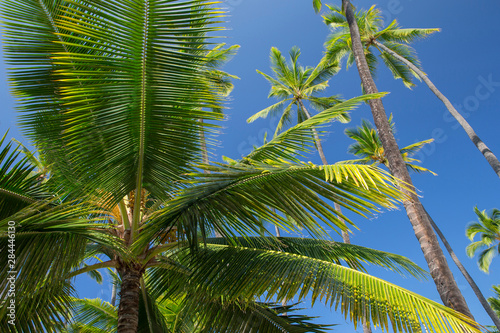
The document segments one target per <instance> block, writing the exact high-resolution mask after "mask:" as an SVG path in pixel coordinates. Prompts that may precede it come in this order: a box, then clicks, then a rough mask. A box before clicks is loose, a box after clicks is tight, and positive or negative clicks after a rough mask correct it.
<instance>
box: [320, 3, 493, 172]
mask: <svg viewBox="0 0 500 333" xmlns="http://www.w3.org/2000/svg"><path fill="white" fill-rule="evenodd" d="M328 8H330V10H331V12H330V13H329V14H328V15H325V16H324V19H325V23H326V24H327V25H329V26H330V27H331V28H332V29H333V31H334V32H333V33H332V34H331V35H330V36H329V38H328V41H327V43H326V48H327V51H326V55H325V60H326V61H333V62H335V63H338V62H340V60H341V59H342V58H344V57H347V67H349V66H350V65H352V64H353V63H354V56H353V52H352V42H351V40H350V38H351V37H350V34H349V25H348V23H347V20H346V18H345V15H344V14H343V11H342V9H341V8H338V7H335V6H328ZM354 15H355V17H356V21H357V23H358V27H359V30H360V37H361V42H362V44H363V50H364V54H365V57H366V61H367V64H368V66H369V68H370V71H371V73H372V75H374V74H375V70H376V67H377V56H376V55H375V54H374V53H373V51H374V50H375V49H377V50H378V51H379V56H380V58H382V60H383V62H384V63H385V65H386V66H387V68H389V69H390V70H391V72H392V74H393V76H394V78H396V79H402V80H403V83H404V84H405V86H407V87H412V86H413V85H414V84H413V80H412V78H413V77H416V78H418V79H421V80H423V81H424V82H425V83H426V84H427V86H428V87H429V89H430V90H431V91H432V92H433V93H434V94H435V95H436V97H438V98H439V99H440V100H441V101H442V102H443V103H444V105H445V106H446V108H447V109H448V111H449V112H450V113H451V115H452V116H453V117H454V118H455V119H456V120H457V121H458V123H459V124H460V125H461V126H462V128H463V129H464V130H465V132H466V133H467V135H468V136H469V139H470V140H471V141H472V142H473V143H474V145H475V146H476V148H477V149H478V150H479V151H480V152H481V153H482V154H483V156H484V158H485V159H486V160H487V161H488V163H489V164H490V166H491V167H492V169H493V171H494V172H495V173H496V174H497V176H498V177H500V161H498V158H497V157H496V156H495V155H494V154H493V152H492V151H491V150H490V149H489V148H488V147H487V146H486V144H485V143H484V142H483V141H482V140H481V139H480V138H479V137H478V135H477V134H476V132H475V131H474V129H473V128H472V127H471V126H470V125H469V123H468V122H467V121H466V120H465V118H464V117H463V116H462V115H461V114H460V113H459V112H458V111H457V110H456V109H455V107H454V106H453V104H452V103H451V102H450V101H449V100H448V99H447V98H446V97H445V96H444V95H443V94H442V93H441V92H440V91H439V90H438V89H437V88H436V86H435V85H434V84H433V83H432V82H431V80H430V79H429V77H428V76H427V74H425V73H424V72H423V70H422V68H421V65H420V62H419V60H418V58H417V56H416V53H415V50H414V49H413V48H412V47H411V46H410V45H409V44H410V43H412V42H413V41H415V40H417V39H421V38H425V37H426V36H428V35H430V34H432V33H434V32H437V31H439V29H414V28H412V29H402V28H401V27H400V26H399V24H398V22H397V21H396V20H394V21H393V22H392V23H391V24H389V25H388V26H387V27H385V28H384V27H383V19H382V16H381V12H380V10H378V9H376V8H375V6H372V7H371V8H370V9H369V10H367V11H364V10H360V11H358V12H357V13H355V14H354Z"/></svg>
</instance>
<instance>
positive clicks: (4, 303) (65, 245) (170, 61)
mask: <svg viewBox="0 0 500 333" xmlns="http://www.w3.org/2000/svg"><path fill="white" fill-rule="evenodd" d="M1 6H2V14H3V17H4V20H5V21H4V27H5V30H4V31H5V38H6V41H7V42H6V47H5V53H6V55H7V59H8V60H9V62H10V63H11V65H13V66H14V68H13V69H12V70H11V72H10V77H11V79H12V81H13V82H14V84H13V93H14V94H15V96H16V97H17V99H18V105H19V109H20V111H21V126H22V127H23V128H24V130H25V131H26V133H27V134H28V135H29V137H30V138H31V139H32V141H33V143H34V146H36V147H37V148H38V149H39V151H40V153H41V154H43V160H44V161H47V165H49V166H50V179H49V180H48V181H47V182H45V183H40V182H39V181H37V179H36V178H34V177H33V176H31V172H32V171H33V170H34V167H33V166H31V165H29V164H28V163H27V160H25V159H24V160H21V161H20V162H18V163H15V161H16V155H15V154H14V155H13V154H10V153H9V146H8V145H7V147H6V148H5V149H3V151H2V154H0V166H1V168H0V169H1V172H0V188H1V190H0V194H1V195H0V207H1V213H0V214H1V217H2V219H1V220H0V230H1V231H2V233H1V237H0V249H1V250H2V253H5V252H6V251H12V252H14V253H15V257H16V259H15V260H14V259H11V258H8V257H7V256H2V257H1V259H0V267H1V270H0V281H1V282H0V290H1V293H0V299H1V311H0V318H1V319H0V320H1V322H0V324H1V325H2V326H1V327H2V328H1V330H2V331H5V332H54V331H56V330H57V327H56V326H55V325H54V323H60V322H65V320H67V319H68V317H69V314H68V308H69V306H70V305H71V301H72V299H71V297H70V296H71V295H72V294H74V286H73V284H72V278H73V277H75V276H78V275H80V274H84V273H87V272H91V271H95V270H98V269H101V268H116V270H117V272H118V275H119V277H120V280H121V285H120V301H119V305H118V317H117V324H116V325H117V332H119V333H135V332H137V330H138V324H139V314H140V302H141V301H140V300H141V298H142V299H143V301H144V302H145V304H147V306H146V315H147V316H148V321H147V322H148V323H150V325H149V329H150V330H153V328H152V325H153V323H154V321H153V316H154V314H155V311H153V310H154V309H152V307H153V305H154V303H153V302H152V301H150V300H152V299H155V300H157V299H158V298H159V297H160V296H161V295H169V297H176V296H177V297H179V296H180V295H187V299H188V300H189V301H190V304H192V308H191V309H192V310H191V311H190V312H189V313H195V312H197V308H198V307H200V306H202V305H207V304H213V303H217V302H224V305H225V306H238V304H239V303H238V302H244V304H251V302H253V301H254V300H255V299H256V298H257V297H273V298H275V301H276V302H280V301H282V300H283V299H291V298H293V297H294V296H297V297H298V298H299V299H303V298H304V297H305V296H306V295H312V298H313V300H321V301H323V302H328V303H330V304H332V305H333V304H335V305H336V306H337V305H341V306H340V309H341V310H342V311H343V312H344V313H345V314H346V315H347V314H348V315H349V316H350V319H351V320H352V321H354V322H357V321H359V320H360V319H361V318H368V317H369V318H368V319H370V321H371V322H372V323H373V324H374V325H379V326H383V327H385V328H388V326H389V324H388V323H389V322H391V323H392V326H393V328H394V330H397V331H411V330H413V329H414V328H415V326H417V325H420V324H421V325H423V326H424V327H425V328H426V329H427V330H428V331H436V330H439V328H440V327H443V325H445V326H447V327H449V328H450V329H453V330H456V331H461V330H465V331H471V332H476V331H477V326H476V324H475V323H473V322H472V321H471V320H470V319H468V318H466V317H465V316H463V315H461V314H459V313H457V312H455V311H453V310H451V309H448V308H446V307H444V306H441V305H439V304H437V303H434V302H432V301H429V300H427V299H425V298H423V297H421V296H418V295H417V294H414V293H411V292H409V291H406V290H404V289H402V288H399V287H396V286H394V285H392V284H389V283H386V282H384V281H382V280H380V279H377V278H374V277H372V276H369V275H367V274H365V273H363V272H360V271H359V270H356V269H354V268H357V267H353V268H351V267H345V266H341V265H339V264H337V262H336V260H337V261H338V260H344V261H352V260H350V257H351V256H352V254H349V253H348V252H346V251H340V252H341V253H344V254H341V256H340V257H339V258H337V259H334V257H332V255H331V254H330V253H331V252H333V251H331V250H330V248H331V247H333V246H334V244H332V243H327V245H328V244H329V247H327V250H326V251H319V250H318V249H319V248H322V247H321V246H320V245H321V242H322V240H316V242H318V243H316V245H315V246H306V245H307V244H306V245H304V244H303V243H300V241H299V242H296V246H295V249H294V248H292V247H291V246H288V248H287V251H289V252H285V251H278V250H276V249H277V248H279V249H281V245H282V243H281V242H278V241H277V240H276V239H275V238H274V237H268V238H262V239H263V241H259V242H252V243H248V242H249V241H250V240H251V238H249V237H250V236H252V235H260V234H261V233H262V223H261V221H268V222H270V223H272V224H274V225H279V226H280V227H282V228H284V229H287V230H290V231H293V230H297V228H298V227H300V228H303V230H305V231H306V232H308V233H310V234H311V235H313V236H315V237H317V238H324V237H325V234H326V232H325V231H324V228H325V226H327V227H328V228H333V229H343V228H345V226H344V224H343V222H341V221H340V220H339V218H338V212H337V211H336V210H335V209H334V208H332V207H331V206H330V204H329V203H330V202H334V203H338V204H340V205H341V206H343V207H344V208H345V209H348V210H351V211H354V212H357V213H359V214H362V215H368V214H370V213H373V212H374V211H375V210H377V208H380V207H394V206H395V204H396V202H397V200H400V199H401V192H400V191H399V190H398V187H400V186H402V184H400V183H399V181H396V180H395V179H394V178H393V177H391V176H390V175H388V174H387V173H385V172H384V171H382V170H380V169H377V168H375V167H373V166H363V165H347V164H342V165H340V164H333V165H327V166H317V165H314V164H306V163H304V162H301V161H300V160H299V159H298V157H297V156H299V155H300V154H303V153H304V152H305V150H306V149H307V147H311V146H313V145H314V143H315V140H314V138H311V137H310V133H311V131H312V130H313V129H317V128H318V127H321V126H325V124H326V123H328V122H329V121H331V120H332V119H334V118H336V117H338V115H339V114H343V113H345V112H347V111H349V110H351V109H352V108H353V107H355V106H356V105H358V104H359V103H362V102H364V101H366V100H367V99H374V98H379V97H380V96H381V95H382V94H375V95H368V96H363V97H360V98H356V99H352V100H349V101H346V102H343V103H339V104H337V105H335V106H333V107H331V108H328V109H327V110H325V111H323V112H322V113H320V114H318V115H316V116H314V117H311V118H310V119H308V120H305V121H303V122H302V123H301V124H299V125H297V126H295V127H294V128H292V129H290V130H288V131H285V132H283V133H281V134H280V135H278V136H276V137H275V138H274V139H273V140H271V141H270V142H268V143H267V144H266V145H264V146H263V147H260V148H258V149H256V150H255V151H253V152H252V153H251V154H249V155H248V156H246V157H245V158H243V159H242V160H239V161H230V160H228V163H226V164H224V163H214V164H211V165H206V164H203V163H201V162H202V149H201V140H200V131H204V133H205V135H214V134H215V133H214V132H216V130H217V128H218V126H219V125H218V123H217V122H218V121H220V120H222V116H221V115H220V114H217V113H216V112H212V111H211V110H210V109H211V108H212V107H214V106H217V105H220V103H221V102H222V99H221V97H220V96H219V95H218V94H216V93H215V91H214V88H213V85H212V84H211V82H210V81H209V80H208V79H207V76H206V75H205V74H206V70H207V68H208V67H207V59H206V57H205V55H206V54H207V49H208V45H209V40H208V39H209V37H207V36H208V35H212V33H213V32H215V31H217V30H219V28H218V27H217V23H216V22H218V21H219V19H220V18H219V16H220V15H221V12H220V11H219V10H218V9H217V8H215V7H214V5H213V3H212V2H207V1H204V0H197V1H185V0H177V1H159V0H149V1H142V0H132V1H127V2H120V1H114V0H111V1H100V0H99V1H96V0H92V1H91V0H76V1H73V0H71V1H65V0H55V1H54V0H51V1H48V0H41V1H37V2H33V1H28V0H16V1H3V2H2V5H1ZM200 119H201V120H202V121H203V122H200ZM204 171H210V173H205V172H204ZM273 209H274V210H276V212H274V211H273ZM286 216H289V217H290V218H291V220H293V221H294V223H291V222H290V221H289V219H288V218H286ZM344 218H345V217H344ZM11 221H13V222H14V226H11V224H12V222H11ZM346 222H347V223H351V222H350V221H349V220H347V219H346ZM13 228H14V229H15V236H10V235H12V234H13V232H14V231H13ZM212 230H217V231H218V232H219V233H220V234H221V235H222V236H223V237H224V238H225V240H227V245H226V244H220V243H216V242H218V240H215V241H210V240H209V239H208V237H207V234H208V233H209V232H211V231H212ZM267 234H269V233H267ZM238 236H240V237H238ZM12 239H14V240H12ZM259 239H260V238H259ZM245 241H246V242H245ZM301 244H302V245H301ZM290 252H293V253H290ZM365 257H366V259H362V260H361V261H369V260H368V259H370V258H371V261H372V262H380V259H377V258H376V257H374V256H373V255H367V256H365ZM9 260H11V261H9ZM12 260H14V262H12ZM402 260H403V262H406V264H403V267H408V268H407V269H406V270H407V271H408V270H409V271H410V272H415V270H416V269H415V267H414V266H413V265H411V264H409V263H408V262H407V260H405V259H402ZM354 265H356V266H359V265H358V264H356V263H355V262H354ZM385 266H387V267H394V264H393V261H392V260H390V259H389V263H387V262H386V264H385ZM398 267H399V266H397V267H396V268H395V269H398ZM418 272H419V271H416V274H418ZM12 279H14V280H15V296H16V299H15V301H16V303H15V304H16V311H15V319H12V320H13V323H14V325H10V324H9V322H8V320H9V319H8V316H7V315H8V314H9V315H10V314H11V313H9V311H10V310H9V306H10V304H11V302H10V300H11V298H12V293H11V292H10V291H11V290H12V289H10V288H11V286H12V285H13V284H11V283H10V282H9V281H12ZM310 293H311V294H310ZM388 305H390V307H388ZM148 309H149V310H148ZM424 317H425V320H423V319H422V318H424ZM207 318H208V317H207ZM197 320H201V319H200V318H197ZM207 320H209V318H208V319H207Z"/></svg>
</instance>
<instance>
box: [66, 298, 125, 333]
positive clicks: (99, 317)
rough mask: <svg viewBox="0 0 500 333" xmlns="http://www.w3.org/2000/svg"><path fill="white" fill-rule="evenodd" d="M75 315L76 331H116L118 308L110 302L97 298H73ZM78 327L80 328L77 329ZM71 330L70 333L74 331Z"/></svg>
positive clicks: (73, 324)
mask: <svg viewBox="0 0 500 333" xmlns="http://www.w3.org/2000/svg"><path fill="white" fill-rule="evenodd" d="M72 303H73V313H74V315H73V317H72V319H71V321H72V326H73V327H74V328H75V329H74V332H75V333H76V332H80V331H83V332H87V330H95V331H96V332H116V326H117V324H118V314H117V311H118V309H117V308H116V307H115V306H112V305H111V304H109V303H108V302H105V301H103V300H101V299H99V298H96V299H87V298H85V299H77V298H73V299H72ZM76 328H78V329H76ZM72 332H73V331H71V330H70V331H69V332H68V333H72Z"/></svg>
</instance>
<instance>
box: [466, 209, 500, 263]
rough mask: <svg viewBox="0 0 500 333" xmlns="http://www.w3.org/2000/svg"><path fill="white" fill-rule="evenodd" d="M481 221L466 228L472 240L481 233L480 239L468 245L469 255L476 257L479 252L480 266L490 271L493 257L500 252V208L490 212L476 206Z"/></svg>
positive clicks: (475, 210)
mask: <svg viewBox="0 0 500 333" xmlns="http://www.w3.org/2000/svg"><path fill="white" fill-rule="evenodd" d="M474 212H475V213H476V215H477V217H478V219H479V221H478V222H475V223H472V224H470V225H469V226H468V227H467V229H466V235H467V237H468V238H469V239H470V240H471V241H472V240H474V237H475V236H476V235H477V234H479V237H480V240H478V241H475V242H472V243H471V244H469V245H468V246H467V255H468V256H469V257H471V258H472V257H474V255H476V253H477V252H479V257H478V264H479V268H480V269H481V270H482V271H484V272H486V273H488V272H489V269H490V265H491V261H492V260H493V258H494V257H495V256H496V255H498V254H499V253H500V210H498V209H493V210H492V211H491V213H490V214H488V213H487V212H486V211H485V210H483V211H480V210H479V209H478V208H477V207H475V208H474Z"/></svg>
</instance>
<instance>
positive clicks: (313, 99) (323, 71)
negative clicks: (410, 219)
mask: <svg viewBox="0 0 500 333" xmlns="http://www.w3.org/2000/svg"><path fill="white" fill-rule="evenodd" d="M289 54H290V62H289V63H288V62H287V60H286V59H285V57H284V56H283V55H282V54H281V52H280V50H278V49H277V48H275V47H273V48H271V55H270V59H271V70H272V71H273V73H274V77H272V76H270V75H268V74H265V73H263V72H261V71H259V70H257V72H258V73H259V74H261V75H262V76H264V78H265V79H266V80H267V81H268V82H269V83H270V84H271V90H270V92H269V96H268V97H269V98H272V97H275V98H278V99H279V101H278V102H277V103H275V104H273V105H271V106H269V107H267V108H265V109H264V110H261V111H259V112H257V113H256V114H254V115H253V116H251V117H250V118H248V120H247V122H249V123H251V122H253V121H255V120H257V119H258V118H267V117H277V116H279V118H280V120H279V122H278V125H277V127H276V131H275V135H277V134H278V133H279V132H280V131H282V130H283V127H284V126H285V125H287V124H290V123H291V121H292V119H293V118H296V121H297V123H299V124H300V123H301V122H303V121H304V120H306V119H309V118H311V113H310V112H309V111H308V110H307V109H306V107H305V105H304V102H305V101H306V102H309V104H310V105H311V106H312V107H313V108H315V109H316V110H318V111H324V110H328V109H329V108H331V107H333V106H334V105H335V104H337V103H339V102H340V98H339V96H335V95H334V96H329V97H320V96H318V94H319V93H320V92H322V91H324V90H325V89H326V88H327V87H328V81H329V80H330V79H331V77H332V76H333V75H335V74H336V73H337V72H338V70H339V66H338V65H337V64H336V63H334V62H330V63H328V64H327V65H323V64H320V65H318V66H316V67H315V68H312V67H306V68H304V67H302V66H301V65H300V64H299V57H300V49H299V48H297V47H293V48H292V49H291V50H290V52H289ZM294 107H296V114H295V117H293V116H292V113H293V108H294ZM337 120H338V121H341V122H347V121H349V117H348V115H347V114H339V115H338V117H337ZM312 134H313V136H314V139H315V145H316V149H317V150H318V153H319V156H320V158H321V162H322V163H323V165H328V162H327V160H326V156H325V153H324V151H323V145H322V144H321V140H320V137H319V135H318V133H317V131H316V130H313V133H312ZM335 209H336V210H337V211H338V212H339V214H342V212H341V208H340V206H339V205H335ZM342 238H343V240H344V241H345V242H349V234H348V232H347V230H342Z"/></svg>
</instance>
